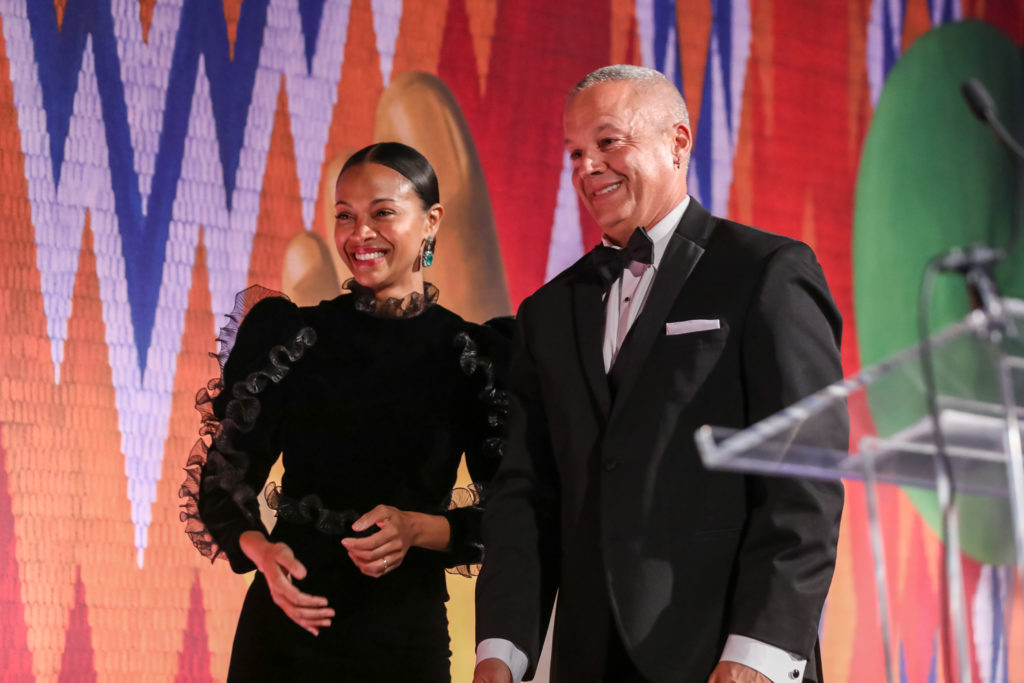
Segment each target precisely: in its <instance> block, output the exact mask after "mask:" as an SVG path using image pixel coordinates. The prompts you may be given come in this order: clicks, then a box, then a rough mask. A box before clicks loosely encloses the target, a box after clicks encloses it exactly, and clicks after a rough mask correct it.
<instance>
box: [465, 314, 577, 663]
mask: <svg viewBox="0 0 1024 683" xmlns="http://www.w3.org/2000/svg"><path fill="white" fill-rule="evenodd" d="M530 303H531V300H530V299H527V300H526V301H524V302H523V305H522V307H521V308H520V311H519V316H518V320H517V325H516V332H515V335H514V338H513V343H512V356H511V370H510V391H509V417H508V440H507V445H506V448H505V454H504V457H503V458H502V461H501V465H500V466H499V468H498V473H497V475H496V476H495V479H494V481H493V482H492V484H491V486H490V487H489V490H488V495H487V507H486V509H485V511H484V520H483V537H484V546H485V547H486V549H487V561H486V562H485V563H484V566H483V569H482V570H481V573H480V577H479V578H478V580H477V587H476V603H477V621H476V638H477V642H478V643H479V642H481V641H483V640H486V639H488V638H503V639H506V640H509V641H511V642H512V643H514V644H515V645H516V646H517V647H518V648H519V649H520V650H522V651H523V652H525V653H526V655H527V657H528V658H529V668H528V670H527V673H526V678H527V679H529V678H531V677H532V676H533V673H534V671H535V669H536V666H537V660H538V658H539V657H540V650H541V645H542V643H543V640H544V634H545V632H546V630H547V626H548V619H549V618H550V615H551V609H552V606H553V603H554V596H555V591H556V590H557V588H558V577H559V571H560V565H559V558H560V550H559V549H560V547H561V539H560V534H561V527H560V505H559V491H560V482H559V476H558V472H557V468H556V465H555V461H554V456H553V453H552V448H551V437H550V433H549V430H548V422H547V417H546V415H545V411H544V406H543V403H542V399H541V391H540V383H539V379H538V375H537V369H536V366H535V363H534V360H533V355H532V354H531V351H530V348H529V344H528V341H527V340H528V339H529V334H528V330H529V328H530V321H531V317H530V311H529V307H530Z"/></svg>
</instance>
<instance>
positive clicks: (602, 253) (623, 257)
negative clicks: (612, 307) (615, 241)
mask: <svg viewBox="0 0 1024 683" xmlns="http://www.w3.org/2000/svg"><path fill="white" fill-rule="evenodd" d="M653 256H654V241H653V240H652V239H651V236H650V235H648V234H647V231H646V230H644V229H643V228H637V229H636V230H634V231H633V234H632V235H630V236H629V242H627V243H626V246H625V247H623V248H622V249H615V248H614V247H606V246H604V245H603V244H599V245H598V246H596V247H594V249H593V251H591V252H590V258H591V262H592V263H593V264H594V267H595V268H596V269H597V274H598V275H599V276H600V277H601V282H602V284H603V285H604V288H605V289H606V290H607V289H608V288H609V287H611V286H612V283H613V282H615V281H616V280H618V279H619V278H620V277H622V271H623V270H625V269H626V268H627V267H629V264H630V262H631V261H636V262H637V263H646V264H650V263H652V261H653Z"/></svg>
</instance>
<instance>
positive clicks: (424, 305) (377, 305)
mask: <svg viewBox="0 0 1024 683" xmlns="http://www.w3.org/2000/svg"><path fill="white" fill-rule="evenodd" d="M341 286H342V287H343V288H344V289H347V290H348V291H350V292H352V296H353V303H354V305H355V309H356V310H357V311H361V312H362V313H367V314H369V315H372V316H375V317H377V318H412V317H415V316H417V315H419V314H420V313H422V312H423V311H425V310H427V309H428V308H430V307H431V306H433V305H434V304H436V303H437V300H438V299H439V298H440V297H441V292H440V290H438V288H437V287H435V286H434V285H432V284H431V283H429V282H424V283H423V292H422V293H420V292H412V293H410V294H407V295H406V296H404V297H402V298H401V299H399V298H397V297H388V298H387V299H385V300H384V301H377V296H376V294H374V292H373V290H372V289H370V288H369V287H363V286H362V285H361V284H359V283H358V282H356V279H355V278H354V277H353V278H349V279H348V280H345V282H343V283H342V285H341Z"/></svg>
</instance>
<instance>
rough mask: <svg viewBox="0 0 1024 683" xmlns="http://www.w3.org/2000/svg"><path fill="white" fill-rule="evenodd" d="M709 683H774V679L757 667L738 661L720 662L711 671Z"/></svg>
mask: <svg viewBox="0 0 1024 683" xmlns="http://www.w3.org/2000/svg"><path fill="white" fill-rule="evenodd" d="M708 683H772V681H771V679H770V678H768V677H767V676H765V675H764V674H762V673H761V672H760V671H758V670H757V669H751V668H750V667H749V666H743V665H742V664H740V663H738V662H719V663H718V666H716V667H715V670H714V671H712V672H711V678H709V679H708Z"/></svg>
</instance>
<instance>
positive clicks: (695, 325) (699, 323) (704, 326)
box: [665, 319, 722, 336]
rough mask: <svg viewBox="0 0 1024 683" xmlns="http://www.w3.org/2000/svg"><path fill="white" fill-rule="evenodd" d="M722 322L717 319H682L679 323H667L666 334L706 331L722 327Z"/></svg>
mask: <svg viewBox="0 0 1024 683" xmlns="http://www.w3.org/2000/svg"><path fill="white" fill-rule="evenodd" d="M721 327H722V323H721V322H720V321H718V320H717V319H715V320H680V321H679V322H677V323H665V334H666V335H668V336H672V335H676V334H690V333H691V332H706V331H707V330H718V329H721Z"/></svg>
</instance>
